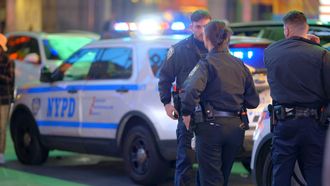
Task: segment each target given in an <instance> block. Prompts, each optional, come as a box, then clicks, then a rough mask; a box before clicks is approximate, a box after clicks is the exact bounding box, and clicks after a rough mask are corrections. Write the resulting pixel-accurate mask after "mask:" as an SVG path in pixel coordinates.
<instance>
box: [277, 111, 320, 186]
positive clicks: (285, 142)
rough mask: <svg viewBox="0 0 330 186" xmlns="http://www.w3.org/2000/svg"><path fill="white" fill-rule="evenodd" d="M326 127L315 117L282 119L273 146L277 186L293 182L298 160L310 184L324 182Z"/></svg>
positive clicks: (314, 184) (278, 124)
mask: <svg viewBox="0 0 330 186" xmlns="http://www.w3.org/2000/svg"><path fill="white" fill-rule="evenodd" d="M325 136H326V128H324V127H322V126H320V125H319V124H318V122H317V121H316V120H315V119H313V118H302V119H294V120H286V121H279V122H278V123H277V125H276V126H275V129H274V136H273V145H272V162H273V186H286V185H288V186H289V185H291V176H292V175H293V170H294V165H295V162H296V160H298V163H299V167H300V169H301V172H302V174H303V176H304V178H305V180H306V182H307V185H310V186H317V185H321V175H322V161H323V153H324V144H325Z"/></svg>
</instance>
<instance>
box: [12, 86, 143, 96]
mask: <svg viewBox="0 0 330 186" xmlns="http://www.w3.org/2000/svg"><path fill="white" fill-rule="evenodd" d="M145 87H146V86H145V85H134V84H127V85H68V86H66V87H60V86H53V87H31V88H20V89H18V93H19V94H22V93H24V94H33V93H45V92H60V91H68V90H83V91H108V90H118V89H126V90H133V91H137V90H142V89H145Z"/></svg>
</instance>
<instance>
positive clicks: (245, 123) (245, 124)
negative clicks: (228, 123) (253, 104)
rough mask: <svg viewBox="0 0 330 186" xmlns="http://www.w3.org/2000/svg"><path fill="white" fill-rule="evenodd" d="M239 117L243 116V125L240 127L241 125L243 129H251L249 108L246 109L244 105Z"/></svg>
mask: <svg viewBox="0 0 330 186" xmlns="http://www.w3.org/2000/svg"><path fill="white" fill-rule="evenodd" d="M239 117H240V118H241V121H242V125H240V127H241V128H242V129H243V130H249V129H250V126H249V118H248V116H247V110H246V108H245V107H242V108H241V111H240V114H239Z"/></svg>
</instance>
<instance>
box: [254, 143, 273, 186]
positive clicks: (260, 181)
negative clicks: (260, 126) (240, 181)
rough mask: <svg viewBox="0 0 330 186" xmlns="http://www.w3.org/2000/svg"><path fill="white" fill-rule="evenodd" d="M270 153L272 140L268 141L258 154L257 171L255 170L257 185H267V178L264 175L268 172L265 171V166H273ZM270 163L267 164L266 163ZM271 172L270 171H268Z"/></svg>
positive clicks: (267, 167)
mask: <svg viewBox="0 0 330 186" xmlns="http://www.w3.org/2000/svg"><path fill="white" fill-rule="evenodd" d="M270 154H271V141H268V142H266V143H265V144H264V145H263V147H262V148H261V150H260V152H259V153H258V154H257V156H256V157H257V162H256V168H255V169H256V171H255V177H256V183H257V186H265V185H266V180H265V179H266V178H265V177H264V175H265V174H266V173H265V172H264V170H265V168H266V169H269V166H271V164H269V163H271V161H270V162H269V160H270V158H271V157H270ZM267 162H268V164H267V165H266V163H267ZM268 174H269V172H268Z"/></svg>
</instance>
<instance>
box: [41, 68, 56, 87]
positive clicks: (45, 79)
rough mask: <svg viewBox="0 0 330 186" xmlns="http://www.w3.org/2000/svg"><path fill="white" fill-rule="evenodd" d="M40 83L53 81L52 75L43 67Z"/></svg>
mask: <svg viewBox="0 0 330 186" xmlns="http://www.w3.org/2000/svg"><path fill="white" fill-rule="evenodd" d="M40 81H41V82H45V83H50V82H53V80H52V73H51V72H50V71H49V69H48V68H47V67H45V66H44V67H42V68H41V72H40Z"/></svg>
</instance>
